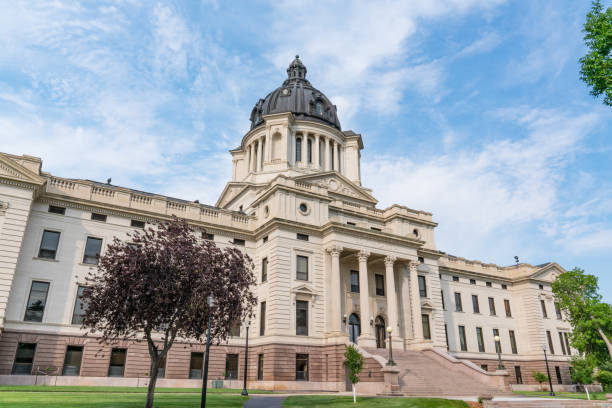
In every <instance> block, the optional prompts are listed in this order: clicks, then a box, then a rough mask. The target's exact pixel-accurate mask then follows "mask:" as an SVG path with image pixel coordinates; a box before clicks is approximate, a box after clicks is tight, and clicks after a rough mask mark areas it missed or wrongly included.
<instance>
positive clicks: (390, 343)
mask: <svg viewBox="0 0 612 408" xmlns="http://www.w3.org/2000/svg"><path fill="white" fill-rule="evenodd" d="M392 331H393V328H392V327H391V326H387V333H389V361H388V362H387V365H388V366H394V365H395V362H394V361H393V342H392V341H391V332H392Z"/></svg>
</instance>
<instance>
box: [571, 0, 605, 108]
mask: <svg viewBox="0 0 612 408" xmlns="http://www.w3.org/2000/svg"><path fill="white" fill-rule="evenodd" d="M582 31H583V32H584V33H585V35H584V41H585V43H586V45H587V47H588V49H589V52H588V53H587V54H586V55H585V56H584V57H582V58H580V60H579V61H580V79H582V80H583V81H584V82H585V83H586V84H587V85H589V87H590V88H591V95H593V96H595V97H598V96H600V95H603V96H604V98H603V103H604V104H605V105H608V106H612V53H611V51H612V7H608V8H607V9H606V10H605V11H604V9H603V6H602V5H601V1H600V0H596V1H594V2H593V6H592V8H591V11H589V13H588V14H587V16H586V22H585V23H584V29H583V30H582Z"/></svg>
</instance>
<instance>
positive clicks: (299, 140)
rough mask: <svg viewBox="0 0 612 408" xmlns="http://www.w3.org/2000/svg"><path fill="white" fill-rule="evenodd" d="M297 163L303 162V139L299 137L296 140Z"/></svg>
mask: <svg viewBox="0 0 612 408" xmlns="http://www.w3.org/2000/svg"><path fill="white" fill-rule="evenodd" d="M295 161H296V162H301V161H302V138H301V137H298V138H297V139H295Z"/></svg>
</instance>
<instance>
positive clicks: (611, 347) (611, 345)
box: [597, 327, 612, 359]
mask: <svg viewBox="0 0 612 408" xmlns="http://www.w3.org/2000/svg"><path fill="white" fill-rule="evenodd" d="M597 331H598V332H599V335H600V336H601V338H602V339H603V341H604V342H605V343H606V347H607V348H608V354H609V355H610V358H611V359H612V343H611V342H610V339H609V338H608V336H606V333H604V332H603V330H601V327H598V328H597Z"/></svg>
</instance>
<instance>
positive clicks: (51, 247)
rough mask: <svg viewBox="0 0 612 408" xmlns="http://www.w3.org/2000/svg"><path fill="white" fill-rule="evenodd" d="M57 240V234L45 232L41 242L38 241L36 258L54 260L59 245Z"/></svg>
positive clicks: (55, 232)
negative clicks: (38, 247)
mask: <svg viewBox="0 0 612 408" xmlns="http://www.w3.org/2000/svg"><path fill="white" fill-rule="evenodd" d="M59 238H60V233H59V232H57V231H48V230H45V231H44V232H43V236H42V241H40V249H39V250H38V257H39V258H45V259H55V255H56V254H57V246H58V244H59Z"/></svg>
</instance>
